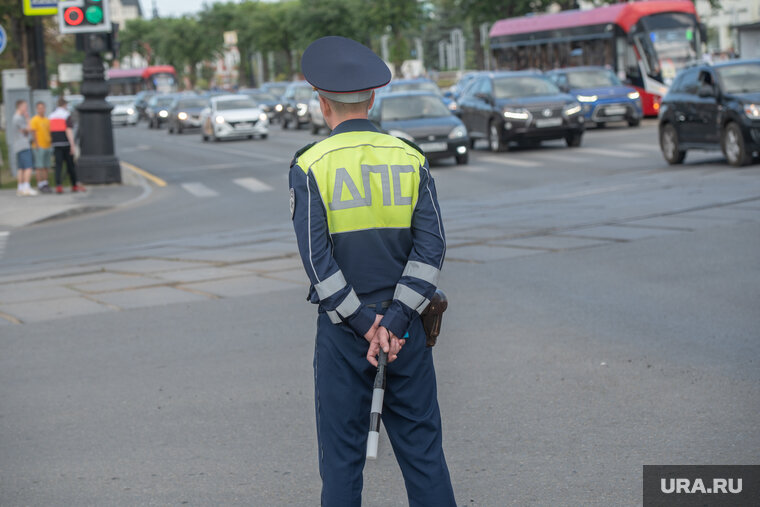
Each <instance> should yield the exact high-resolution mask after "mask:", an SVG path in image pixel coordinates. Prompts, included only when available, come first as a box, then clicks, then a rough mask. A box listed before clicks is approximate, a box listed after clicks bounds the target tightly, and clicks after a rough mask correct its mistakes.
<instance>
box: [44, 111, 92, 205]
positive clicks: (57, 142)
mask: <svg viewBox="0 0 760 507" xmlns="http://www.w3.org/2000/svg"><path fill="white" fill-rule="evenodd" d="M50 135H51V138H52V141H53V150H54V155H55V185H56V187H55V192H56V193H57V194H62V193H63V178H62V175H61V170H62V168H63V167H62V166H63V162H66V170H67V171H68V173H69V180H70V181H71V191H72V192H84V190H85V189H84V187H83V186H82V185H81V184H80V183H79V182H78V181H77V170H76V166H75V165H74V146H75V144H74V123H73V121H72V120H71V113H69V110H68V109H66V99H64V98H63V97H61V98H59V99H58V107H57V108H56V109H55V111H53V112H52V113H51V114H50Z"/></svg>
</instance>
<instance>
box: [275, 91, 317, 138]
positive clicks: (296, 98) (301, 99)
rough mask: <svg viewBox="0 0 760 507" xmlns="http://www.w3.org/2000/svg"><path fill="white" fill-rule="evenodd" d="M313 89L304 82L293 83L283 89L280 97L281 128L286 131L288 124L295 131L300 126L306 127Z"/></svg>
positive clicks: (308, 121)
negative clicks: (291, 125) (283, 91)
mask: <svg viewBox="0 0 760 507" xmlns="http://www.w3.org/2000/svg"><path fill="white" fill-rule="evenodd" d="M313 91H314V88H313V87H312V86H311V85H310V84H309V83H307V82H306V81H294V82H292V83H290V84H289V85H288V87H287V88H286V89H285V93H284V94H283V96H282V114H281V116H280V119H281V120H282V128H283V129H286V128H288V126H289V125H290V124H293V126H294V127H295V128H296V129H300V128H301V126H302V125H308V124H309V123H310V120H309V100H310V99H311V95H312V92H313Z"/></svg>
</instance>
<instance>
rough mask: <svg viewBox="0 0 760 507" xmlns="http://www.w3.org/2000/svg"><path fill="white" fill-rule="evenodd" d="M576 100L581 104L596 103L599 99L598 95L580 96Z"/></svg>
mask: <svg viewBox="0 0 760 507" xmlns="http://www.w3.org/2000/svg"><path fill="white" fill-rule="evenodd" d="M576 98H577V99H578V101H579V102H596V99H598V98H599V97H597V96H596V95H578V96H577V97H576Z"/></svg>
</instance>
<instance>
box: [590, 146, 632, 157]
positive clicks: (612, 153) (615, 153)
mask: <svg viewBox="0 0 760 507" xmlns="http://www.w3.org/2000/svg"><path fill="white" fill-rule="evenodd" d="M578 151H580V152H581V153H591V154H592V155H602V156H603V157H617V158H640V157H643V156H644V154H643V153H640V152H636V151H624V150H606V149H604V148H580V149H579V150H578Z"/></svg>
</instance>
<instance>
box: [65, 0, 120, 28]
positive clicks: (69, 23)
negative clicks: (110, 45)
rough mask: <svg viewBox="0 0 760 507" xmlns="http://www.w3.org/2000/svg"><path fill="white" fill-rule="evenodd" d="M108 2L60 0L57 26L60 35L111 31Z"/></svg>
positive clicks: (98, 0)
mask: <svg viewBox="0 0 760 507" xmlns="http://www.w3.org/2000/svg"><path fill="white" fill-rule="evenodd" d="M108 3H109V2H108V0H60V1H59V2H58V25H59V28H60V31H61V33H95V32H110V31H111V16H110V14H109V12H108Z"/></svg>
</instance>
